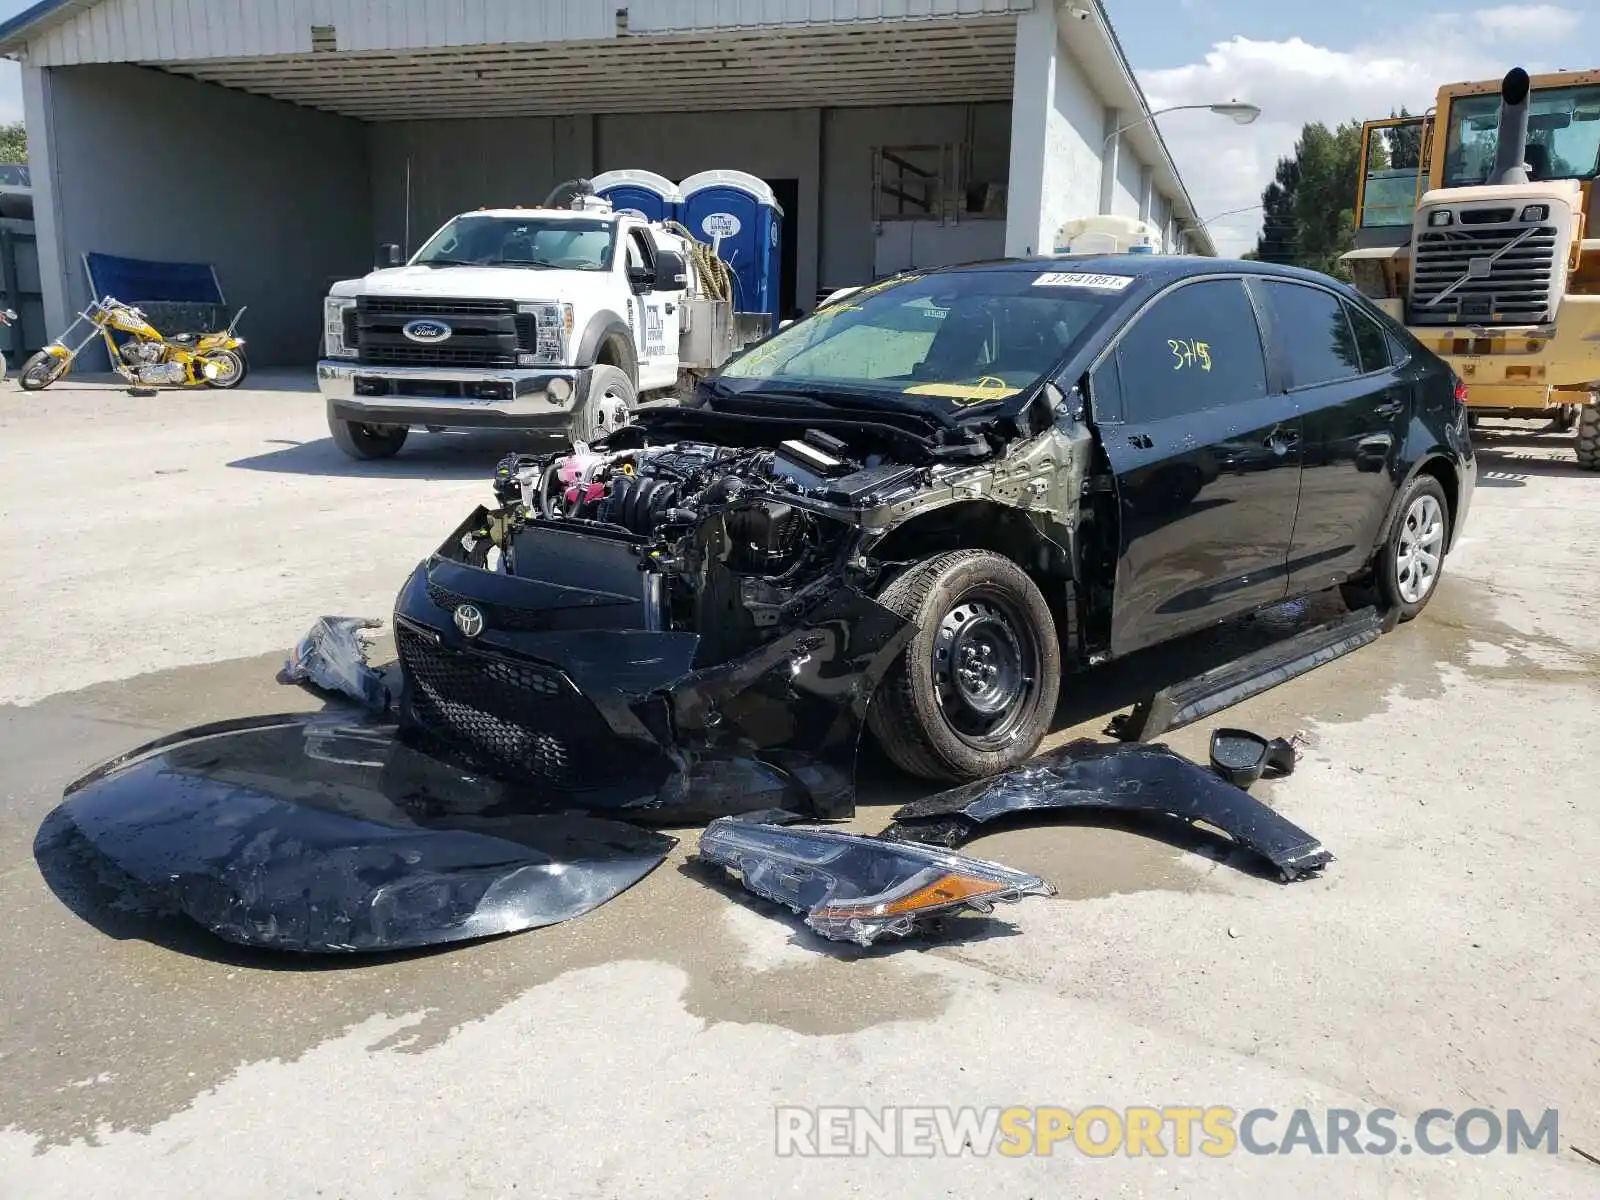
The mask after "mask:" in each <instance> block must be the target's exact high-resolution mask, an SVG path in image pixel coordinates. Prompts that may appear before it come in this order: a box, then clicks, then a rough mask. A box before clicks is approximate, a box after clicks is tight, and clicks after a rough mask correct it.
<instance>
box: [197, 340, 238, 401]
mask: <svg viewBox="0 0 1600 1200" xmlns="http://www.w3.org/2000/svg"><path fill="white" fill-rule="evenodd" d="M207 364H211V365H213V366H215V367H216V368H217V372H216V374H215V375H212V374H210V373H209V372H207V371H206V370H205V368H206V366H207ZM200 369H201V373H202V377H203V378H204V379H205V381H206V386H207V387H213V388H216V389H218V390H219V391H224V392H225V391H229V390H231V389H233V388H236V387H238V386H239V385H240V384H241V383H243V382H244V377H245V376H246V375H248V374H249V373H250V364H249V363H248V362H246V361H245V357H244V355H243V354H241V353H240V352H239V351H237V350H208V351H206V353H204V354H202V355H201V356H200Z"/></svg>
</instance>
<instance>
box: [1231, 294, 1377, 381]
mask: <svg viewBox="0 0 1600 1200" xmlns="http://www.w3.org/2000/svg"><path fill="white" fill-rule="evenodd" d="M1252 286H1253V287H1254V288H1256V290H1257V294H1258V295H1259V296H1260V297H1261V301H1262V303H1263V304H1264V305H1265V307H1266V310H1267V318H1268V322H1267V323H1268V328H1269V329H1270V331H1271V332H1270V336H1271V339H1272V346H1273V349H1274V350H1275V351H1276V352H1277V356H1278V358H1279V360H1280V361H1281V362H1282V363H1283V365H1284V368H1285V369H1286V370H1287V371H1288V374H1289V381H1288V382H1289V386H1290V387H1291V388H1305V387H1316V386H1317V385H1318V384H1323V383H1335V382H1337V381H1339V380H1341V379H1353V378H1355V377H1356V376H1357V375H1360V374H1362V373H1363V369H1362V366H1361V355H1360V353H1359V351H1358V350H1357V349H1356V338H1355V332H1354V330H1352V329H1351V327H1350V322H1349V321H1348V320H1347V319H1346V317H1345V305H1344V304H1343V303H1342V302H1341V301H1340V299H1339V298H1338V297H1337V296H1335V295H1334V294H1333V293H1332V292H1325V291H1323V290H1322V289H1321V288H1317V287H1308V286H1306V285H1304V284H1299V283H1286V282H1284V281H1282V280H1276V279H1261V280H1256V281H1254V283H1253V284H1252Z"/></svg>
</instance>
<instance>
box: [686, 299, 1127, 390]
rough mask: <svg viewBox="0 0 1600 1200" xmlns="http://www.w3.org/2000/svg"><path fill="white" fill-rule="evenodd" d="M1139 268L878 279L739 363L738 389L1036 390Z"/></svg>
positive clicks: (725, 386)
mask: <svg viewBox="0 0 1600 1200" xmlns="http://www.w3.org/2000/svg"><path fill="white" fill-rule="evenodd" d="M1132 282H1133V280H1132V277H1130V276H1127V275H1106V274H1089V273H1075V272H1032V271H1016V270H1005V271H956V272H951V273H949V274H935V275H925V276H920V277H918V276H913V277H911V278H909V279H905V280H899V281H891V282H888V283H880V284H874V285H873V286H871V287H868V288H864V289H862V290H861V291H859V292H856V293H855V294H853V295H850V296H846V297H844V298H843V299H841V300H839V301H838V302H836V303H834V304H831V305H829V306H827V307H826V308H822V309H818V310H817V311H816V312H815V313H813V314H812V315H811V316H810V317H809V318H807V319H806V320H804V321H800V322H798V323H796V324H794V325H791V326H789V328H788V329H785V330H783V331H782V332H780V333H778V334H777V335H776V336H774V337H772V338H769V339H768V340H767V341H765V342H762V343H760V344H759V345H757V346H755V347H753V348H752V349H751V350H749V351H748V352H747V353H745V354H744V355H742V356H740V357H739V358H737V359H735V360H734V361H733V362H731V363H729V364H728V366H727V367H726V368H725V369H724V370H723V371H722V373H721V374H720V375H719V376H718V377H717V383H718V386H719V388H720V390H724V391H726V392H730V393H734V394H744V393H758V392H777V393H782V392H790V393H793V392H804V393H806V394H808V395H811V396H815V397H817V398H818V399H826V398H829V397H831V396H837V397H838V398H839V399H840V401H841V402H843V403H847V402H848V397H849V395H850V394H851V393H857V394H863V393H865V394H870V395H872V396H874V397H877V398H880V399H890V398H893V399H896V400H900V401H903V402H904V403H905V404H906V405H907V407H924V408H925V407H926V406H928V405H929V404H935V405H937V406H939V407H940V408H942V409H944V410H945V411H954V412H961V411H965V410H967V409H969V408H976V407H977V406H978V405H983V404H988V403H990V402H995V401H1002V400H1006V399H1009V398H1010V397H1013V396H1016V395H1019V394H1020V393H1022V392H1025V391H1028V390H1030V389H1031V388H1033V386H1034V385H1035V384H1037V383H1038V382H1039V381H1040V379H1042V378H1043V377H1044V376H1045V375H1046V374H1047V373H1048V372H1050V371H1051V370H1052V369H1053V368H1054V367H1055V366H1056V365H1057V364H1058V363H1059V362H1061V361H1062V359H1064V358H1065V357H1066V356H1067V355H1068V354H1070V353H1071V352H1072V351H1073V350H1075V349H1076V348H1077V347H1078V346H1079V345H1080V344H1081V343H1082V341H1083V340H1084V338H1085V337H1086V336H1087V335H1088V334H1089V332H1090V331H1091V330H1092V329H1093V328H1094V327H1095V326H1096V325H1097V324H1098V323H1099V322H1100V320H1101V318H1102V317H1103V316H1104V314H1105V313H1106V312H1107V311H1108V309H1109V307H1110V306H1111V305H1112V304H1114V303H1115V302H1116V301H1118V300H1119V299H1121V297H1122V296H1123V295H1124V294H1125V291H1124V290H1125V289H1126V288H1127V287H1128V286H1129V284H1131V283H1132Z"/></svg>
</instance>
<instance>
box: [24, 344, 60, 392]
mask: <svg viewBox="0 0 1600 1200" xmlns="http://www.w3.org/2000/svg"><path fill="white" fill-rule="evenodd" d="M70 363H71V360H70V359H68V358H67V357H66V356H65V355H55V354H50V353H49V352H47V351H44V350H40V351H39V352H38V353H37V354H35V355H34V356H33V357H32V358H30V359H29V360H28V361H27V362H25V363H24V364H23V365H22V372H21V374H20V375H19V376H18V377H17V378H18V381H19V382H20V383H21V384H22V388H23V390H24V391H28V392H41V391H43V390H44V389H45V388H47V387H49V386H50V385H51V384H52V383H54V382H55V381H56V380H58V379H60V378H61V377H62V376H63V375H65V374H66V373H67V367H68V366H69V365H70Z"/></svg>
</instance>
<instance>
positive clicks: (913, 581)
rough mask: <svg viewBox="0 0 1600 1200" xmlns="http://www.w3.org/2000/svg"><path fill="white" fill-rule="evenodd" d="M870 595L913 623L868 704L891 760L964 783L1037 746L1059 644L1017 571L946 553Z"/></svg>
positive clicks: (1051, 706) (1049, 707)
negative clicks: (902, 647)
mask: <svg viewBox="0 0 1600 1200" xmlns="http://www.w3.org/2000/svg"><path fill="white" fill-rule="evenodd" d="M878 603H880V604H882V605H883V606H884V607H885V608H888V609H889V610H891V611H892V612H895V613H897V614H899V615H900V616H902V617H904V618H906V619H907V620H908V621H910V622H911V624H912V625H913V626H915V627H916V630H917V632H916V634H915V635H914V636H913V637H912V639H911V640H910V641H909V642H907V643H906V648H905V650H904V652H903V653H902V654H901V655H900V658H899V659H898V660H896V662H895V664H894V666H892V667H891V668H890V669H889V673H888V674H887V675H886V676H885V677H884V680H883V683H882V684H881V685H880V686H879V688H878V690H877V693H876V694H875V695H874V696H873V698H872V702H871V707H870V708H868V710H867V725H868V728H870V729H871V730H872V735H873V737H874V738H875V739H876V740H877V743H878V745H880V746H881V747H883V752H884V753H885V754H886V755H888V757H889V759H890V760H891V761H892V762H894V764H895V765H896V766H898V767H900V768H901V769H902V770H904V771H907V772H909V773H910V774H912V775H918V776H921V777H922V778H924V779H932V780H938V781H956V782H963V781H966V780H971V779H983V778H986V777H987V776H990V775H994V774H997V773H999V772H1001V771H1008V770H1010V769H1011V768H1012V767H1015V766H1017V765H1018V764H1019V763H1021V762H1023V761H1024V760H1025V759H1026V758H1028V756H1029V755H1031V754H1032V753H1033V752H1034V751H1035V750H1037V749H1038V748H1039V743H1040V741H1041V740H1043V738H1044V735H1045V734H1046V733H1047V732H1048V731H1049V729H1050V721H1051V719H1052V718H1053V717H1054V716H1055V709H1056V701H1057V699H1058V697H1059V693H1060V690H1061V647H1060V645H1059V644H1058V643H1057V641H1056V630H1055V621H1054V618H1053V617H1052V616H1051V613H1050V606H1049V605H1048V604H1047V603H1046V602H1045V598H1044V596H1043V595H1041V594H1040V592H1039V589H1038V587H1036V586H1035V585H1034V582H1033V580H1031V579H1029V578H1028V576H1027V575H1026V573H1024V572H1023V570H1022V569H1021V568H1020V567H1018V566H1017V565H1016V564H1015V563H1014V562H1012V561H1011V560H1010V559H1008V558H1004V557H1002V556H1001V555H998V554H994V553H991V552H990V551H987V550H953V551H950V552H948V553H945V554H939V555H935V556H934V557H933V558H929V559H926V560H924V561H923V562H920V563H918V564H916V565H915V566H913V567H911V568H910V569H909V570H907V571H905V572H904V573H903V574H901V575H899V576H897V577H896V578H895V579H894V580H892V581H891V582H890V583H889V585H888V586H887V587H885V588H884V589H883V590H882V592H880V593H879V595H878Z"/></svg>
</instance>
